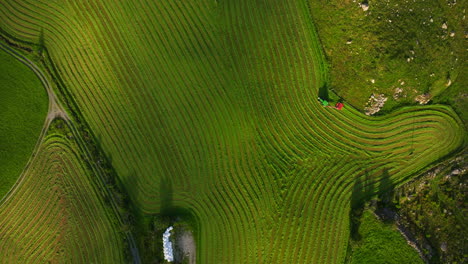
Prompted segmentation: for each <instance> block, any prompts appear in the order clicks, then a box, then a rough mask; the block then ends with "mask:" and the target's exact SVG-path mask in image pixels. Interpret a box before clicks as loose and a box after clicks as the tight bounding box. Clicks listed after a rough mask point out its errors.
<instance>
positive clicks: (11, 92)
mask: <svg viewBox="0 0 468 264" xmlns="http://www.w3.org/2000/svg"><path fill="white" fill-rule="evenodd" d="M0 61H1V63H0V72H1V74H0V86H1V89H0V135H1V136H0V164H1V169H0V197H3V196H4V195H5V194H6V193H7V192H8V191H9V190H10V189H11V187H12V186H13V184H14V183H15V181H16V180H17V179H18V176H19V175H20V174H21V172H22V171H23V168H24V167H25V166H26V164H27V161H28V159H29V157H30V156H31V154H32V151H33V149H34V146H35V145H36V142H37V140H38V137H39V134H40V133H41V129H42V126H43V124H44V120H45V117H46V114H47V102H48V101H47V94H46V91H45V89H44V87H43V86H42V84H41V82H40V81H39V79H38V78H37V77H36V75H35V74H34V73H33V72H32V71H31V70H30V69H28V67H27V66H26V65H23V64H22V63H21V62H19V61H17V60H16V59H15V58H14V57H13V56H11V55H10V54H8V53H6V52H5V51H3V50H2V49H0ZM0 199H1V198H0Z"/></svg>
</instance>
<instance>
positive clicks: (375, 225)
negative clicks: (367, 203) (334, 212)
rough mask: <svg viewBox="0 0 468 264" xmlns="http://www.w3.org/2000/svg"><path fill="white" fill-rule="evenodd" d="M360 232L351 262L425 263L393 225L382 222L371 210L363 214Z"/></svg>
mask: <svg viewBox="0 0 468 264" xmlns="http://www.w3.org/2000/svg"><path fill="white" fill-rule="evenodd" d="M359 234H360V235H361V240H360V241H358V242H356V244H355V245H353V254H352V258H351V261H350V263H359V264H360V263H369V264H371V263H372V264H377V263H387V264H391V263H395V264H396V263H413V264H417V263H423V261H422V260H421V258H420V257H419V256H418V254H417V253H416V251H415V250H414V249H413V248H412V247H411V246H409V245H408V244H407V243H406V241H405V239H404V238H403V236H402V235H401V234H400V233H399V232H398V231H397V230H396V229H395V227H394V226H393V225H390V224H385V223H382V222H380V221H379V220H378V219H377V218H376V217H375V216H374V215H373V214H372V212H371V211H369V210H365V211H364V213H363V215H362V218H361V225H360V227H359Z"/></svg>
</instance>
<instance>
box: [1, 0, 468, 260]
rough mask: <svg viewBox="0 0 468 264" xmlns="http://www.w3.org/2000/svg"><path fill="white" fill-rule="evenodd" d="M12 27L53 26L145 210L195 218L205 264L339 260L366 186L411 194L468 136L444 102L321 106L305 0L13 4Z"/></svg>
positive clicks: (54, 42)
mask: <svg viewBox="0 0 468 264" xmlns="http://www.w3.org/2000/svg"><path fill="white" fill-rule="evenodd" d="M0 27H1V28H2V29H4V30H5V31H6V32H8V33H9V34H10V35H12V36H14V37H16V38H19V39H21V40H25V41H29V42H33V43H37V42H38V40H39V38H40V35H41V32H43V35H44V42H45V46H46V48H47V51H48V54H49V55H50V58H51V60H52V61H53V62H54V64H55V66H56V67H57V69H58V71H59V75H60V76H58V77H60V78H62V79H63V82H64V83H65V85H66V87H64V88H65V89H66V90H67V91H68V92H69V93H70V94H71V95H72V99H74V100H75V101H76V104H77V105H78V108H79V111H80V112H81V113H82V114H83V117H84V119H85V120H86V122H87V123H88V124H89V126H90V128H91V130H92V131H93V132H94V133H95V134H96V135H97V137H98V138H99V141H100V143H101V146H102V148H103V150H104V151H105V153H106V154H107V155H108V156H109V157H110V158H111V160H112V165H113V166H114V168H115V171H116V172H117V174H118V177H119V178H120V180H121V181H122V182H123V185H124V186H125V188H126V189H127V190H128V192H129V197H130V198H131V199H132V202H133V204H135V205H136V206H137V207H138V210H139V211H140V212H141V214H146V215H154V214H158V213H160V212H161V211H162V209H163V208H167V207H171V206H172V207H175V208H183V209H185V210H187V211H189V212H190V213H191V214H193V217H194V219H196V222H197V250H198V252H197V258H198V262H199V263H342V262H343V261H344V259H345V254H346V249H347V246H348V244H347V243H348V237H349V210H350V201H351V198H352V196H353V194H352V193H353V191H354V190H356V189H359V188H364V187H365V186H354V183H355V182H356V179H360V178H364V177H368V178H369V181H370V182H371V183H370V184H378V183H380V182H382V181H381V179H382V178H383V177H382V175H383V174H384V172H387V173H388V175H389V177H388V178H389V179H390V180H389V181H391V182H392V184H395V185H398V184H400V183H402V182H405V181H407V180H408V179H410V178H411V177H412V176H414V174H416V173H417V172H419V171H421V170H423V169H424V168H425V167H427V166H428V164H431V163H433V162H435V161H437V160H439V159H441V158H444V157H445V156H447V155H448V154H450V153H451V152H452V151H454V150H455V149H457V148H459V147H460V145H462V144H463V143H464V140H465V134H464V133H463V132H464V131H463V130H462V124H461V122H460V120H459V118H458V117H457V116H456V114H455V113H454V112H453V110H451V109H450V108H449V107H447V106H441V105H432V106H424V107H418V108H415V107H407V108H402V109H400V110H399V111H396V112H394V113H392V114H390V115H388V116H383V117H375V118H374V117H372V118H371V117H366V116H364V115H363V114H361V113H359V112H358V111H356V110H355V109H353V108H351V107H348V106H346V107H345V109H344V110H343V111H338V110H336V109H332V108H324V107H322V106H320V104H319V103H318V102H317V95H318V93H319V90H320V88H321V87H323V86H324V85H325V83H326V82H327V81H328V80H329V78H328V76H327V66H326V65H325V64H326V62H325V59H324V57H323V56H322V53H321V46H320V43H319V41H318V38H317V34H316V33H315V28H314V24H313V21H312V17H311V15H310V12H309V10H308V9H307V5H306V2H305V1H299V0H297V1H291V0H279V1H271V0H264V1H251V0H237V1H234V0H229V1H198V0H188V1H149V0H141V1H117V2H116V1H109V0H108V1H73V2H66V3H58V2H50V1H45V0H35V1H32V0H23V1H11V0H9V1H4V2H0ZM70 99H71V98H70ZM380 185H382V186H381V188H380V189H381V190H385V188H388V187H390V184H388V181H387V183H382V184H380ZM386 185H387V186H386ZM376 192H377V190H371V191H370V192H369V195H371V194H375V193H376ZM145 248H146V247H145V244H143V243H142V244H141V250H142V251H144V250H145ZM143 254H144V253H143Z"/></svg>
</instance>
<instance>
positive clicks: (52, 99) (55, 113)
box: [0, 43, 70, 207]
mask: <svg viewBox="0 0 468 264" xmlns="http://www.w3.org/2000/svg"><path fill="white" fill-rule="evenodd" d="M0 48H1V49H2V50H4V51H5V52H7V53H9V54H10V55H12V56H13V57H15V58H16V59H17V60H19V61H20V62H21V63H23V64H24V65H26V66H27V67H28V68H29V69H31V70H32V71H33V72H34V73H35V74H36V76H37V77H38V78H39V80H40V81H41V83H42V85H43V86H44V88H45V89H46V91H47V95H48V97H49V108H48V112H47V117H46V119H45V122H44V126H43V127H42V130H41V133H40V135H39V138H38V140H37V142H36V145H35V146H34V149H33V151H32V154H31V156H30V157H29V160H28V161H27V162H26V166H25V167H24V169H23V171H22V172H21V174H20V176H19V177H18V180H17V181H16V182H15V184H14V185H13V186H12V187H11V189H10V190H9V191H8V192H7V193H6V194H5V196H4V197H2V199H1V200H0V207H1V206H2V205H3V204H4V203H5V202H6V201H7V200H8V199H10V197H11V196H12V195H11V194H12V193H13V192H14V191H15V190H16V189H17V188H18V187H19V186H20V185H21V183H22V181H23V179H24V175H25V172H26V171H27V170H28V168H29V165H30V164H31V161H32V160H33V159H34V158H35V157H36V154H37V152H38V150H39V147H40V145H41V144H42V141H43V139H44V136H45V135H46V133H47V130H48V129H49V126H50V124H51V123H52V120H54V118H55V117H59V116H60V117H62V118H63V119H65V120H66V121H70V118H69V116H68V114H67V113H66V112H65V110H63V108H62V106H61V105H60V103H59V102H58V100H57V96H55V93H54V91H53V89H52V87H51V85H50V83H49V81H48V80H47V78H46V77H45V75H44V73H43V72H42V71H41V70H40V69H39V67H37V65H35V64H34V62H32V61H31V60H29V59H28V58H26V57H25V56H23V55H21V54H20V53H18V52H17V51H15V50H14V49H12V48H11V47H9V46H7V45H6V44H4V43H0Z"/></svg>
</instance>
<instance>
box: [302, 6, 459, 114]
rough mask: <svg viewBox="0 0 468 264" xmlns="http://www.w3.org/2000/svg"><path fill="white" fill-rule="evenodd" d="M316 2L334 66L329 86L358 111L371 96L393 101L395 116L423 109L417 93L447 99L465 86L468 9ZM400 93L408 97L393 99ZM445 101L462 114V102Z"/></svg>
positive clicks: (317, 19)
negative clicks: (408, 108) (466, 18)
mask: <svg viewBox="0 0 468 264" xmlns="http://www.w3.org/2000/svg"><path fill="white" fill-rule="evenodd" d="M309 2H310V5H311V7H312V14H313V16H314V21H315V23H316V24H317V28H318V33H319V36H320V39H321V42H322V44H323V47H324V50H325V53H326V56H327V59H328V61H329V62H330V75H331V83H330V87H331V88H332V89H333V90H335V91H336V92H337V93H338V94H339V95H340V96H342V97H344V98H345V99H346V101H347V102H348V103H350V104H352V105H353V106H355V107H356V108H358V109H360V110H362V109H364V106H365V104H366V102H367V100H368V98H369V96H370V95H371V94H372V93H383V94H385V96H386V97H388V101H387V102H386V104H385V106H384V108H383V109H382V112H381V113H388V112H389V111H392V110H394V109H396V108H398V107H401V106H403V105H409V104H418V103H417V102H416V101H415V100H414V99H415V97H416V96H417V95H421V94H424V93H429V94H430V95H432V96H433V98H434V99H433V100H434V101H436V102H441V99H439V97H442V98H446V96H445V93H450V95H452V94H458V93H457V91H459V90H460V89H459V88H457V87H456V86H457V85H459V86H460V87H466V84H467V83H466V78H464V79H463V78H462V77H463V75H464V72H463V71H464V68H463V67H464V65H463V62H464V61H466V52H465V48H464V47H465V39H464V26H463V19H462V17H463V8H464V7H463V5H459V4H457V5H453V6H451V5H450V4H449V3H448V2H447V1H427V0H418V1H415V2H412V3H411V4H410V5H409V4H408V3H407V2H406V1H403V0H395V1H390V2H388V1H369V10H368V11H366V12H365V11H363V10H362V8H360V7H359V5H358V2H359V1H357V2H353V1H342V0H331V1H313V0H309ZM338 18H339V19H338ZM444 23H446V25H447V28H446V29H445V28H442V25H443V24H444ZM452 33H453V35H452V36H451V34H452ZM465 75H466V74H465ZM371 80H374V83H372V82H371ZM449 80H450V82H449ZM449 83H451V85H447V84H449ZM452 86H455V87H454V88H452ZM396 88H402V89H403V92H402V93H401V94H400V97H399V98H398V97H397V99H394V98H393V95H394V93H395V89H396ZM442 101H443V102H444V103H451V105H452V106H454V107H455V108H458V109H457V111H458V112H461V111H462V109H460V106H462V105H463V104H462V103H460V104H455V103H453V102H451V101H449V100H442ZM465 101H466V100H465ZM381 113H379V114H381Z"/></svg>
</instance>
